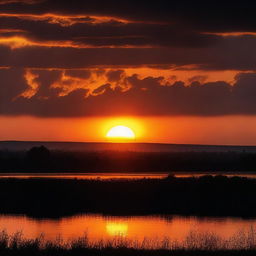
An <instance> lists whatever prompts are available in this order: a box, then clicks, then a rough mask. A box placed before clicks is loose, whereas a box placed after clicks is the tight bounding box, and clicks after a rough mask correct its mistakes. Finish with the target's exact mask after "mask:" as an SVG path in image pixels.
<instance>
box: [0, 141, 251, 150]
mask: <svg viewBox="0 0 256 256" xmlns="http://www.w3.org/2000/svg"><path fill="white" fill-rule="evenodd" d="M41 145H44V146H45V147H47V148H48V149H50V150H61V151H82V152H89V151H110V150H111V151H112V150H113V151H135V152H247V153H256V146H222V145H192V144H160V143H97V142H46V141H0V150H10V151H25V150H28V149H30V148H32V147H35V146H41Z"/></svg>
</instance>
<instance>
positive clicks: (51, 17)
mask: <svg viewBox="0 0 256 256" xmlns="http://www.w3.org/2000/svg"><path fill="white" fill-rule="evenodd" d="M0 17H6V18H8V17H14V18H18V19H23V20H33V21H46V22H48V23H51V24H59V25H60V26H64V27H65V26H72V25H74V24H77V23H90V24H99V23H107V22H119V23H125V24H127V23H132V21H129V20H126V19H122V18H118V17H111V16H96V15H58V14H54V13H45V14H41V15H37V14H18V13H0Z"/></svg>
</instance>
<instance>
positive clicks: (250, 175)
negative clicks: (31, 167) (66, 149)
mask: <svg viewBox="0 0 256 256" xmlns="http://www.w3.org/2000/svg"><path fill="white" fill-rule="evenodd" d="M169 174H170V173H151V172H148V173H147V172H146V173H122V172H120V173H116V172H115V173H106V172H105V173H104V172H102V173H74V172H73V173H72V172H69V173H0V179H4V178H8V179H10V178H15V179H29V178H39V179H49V178H50V179H81V180H95V179H102V180H109V179H164V178H166V177H167V176H168V175H169ZM171 174H172V175H174V176H175V177H178V178H186V177H201V176H204V175H213V176H216V175H225V176H228V177H234V176H238V177H247V178H253V179H255V178H256V173H252V172H248V173H242V172H218V173H216V172H171Z"/></svg>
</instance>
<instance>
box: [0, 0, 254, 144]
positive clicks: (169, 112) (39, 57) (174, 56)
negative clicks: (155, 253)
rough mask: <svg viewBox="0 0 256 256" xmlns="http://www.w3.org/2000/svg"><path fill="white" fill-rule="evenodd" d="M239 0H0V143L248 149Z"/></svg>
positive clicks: (250, 121)
mask: <svg viewBox="0 0 256 256" xmlns="http://www.w3.org/2000/svg"><path fill="white" fill-rule="evenodd" d="M243 3H244V4H243V5H242V4H241V3H239V4H237V5H236V3H235V2H234V3H232V5H231V4H227V3H223V4H221V5H218V4H217V3H216V2H215V1H204V2H203V1H202V2H201V1H177V0H176V1H163V0H159V1H144V0H141V1H133V0H129V1H113V0H108V1H98V0H94V1H91V0H88V1H82V0H81V1H80V0H75V1H64V0H54V1H50V0H0V83H1V85H0V140H54V141H107V138H106V137H105V135H106V133H107V131H108V130H109V129H110V128H111V127H112V126H115V125H125V126H128V127H129V128H131V129H132V130H133V131H134V132H135V134H136V141H137V142H162V143H192V144H233V145H234V144H240V145H246V144H247V145H256V72H255V70H256V50H255V48H256V19H255V7H256V6H254V4H252V3H249V2H248V3H246V1H244V2H243Z"/></svg>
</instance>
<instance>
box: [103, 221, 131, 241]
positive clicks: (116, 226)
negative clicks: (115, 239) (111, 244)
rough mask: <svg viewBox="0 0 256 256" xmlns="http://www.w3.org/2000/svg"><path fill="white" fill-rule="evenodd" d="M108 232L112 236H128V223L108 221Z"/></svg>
mask: <svg viewBox="0 0 256 256" xmlns="http://www.w3.org/2000/svg"><path fill="white" fill-rule="evenodd" d="M106 230H107V233H108V234H109V235H110V236H123V237H125V236H127V232H128V224H126V223H116V222H108V223H107V224H106Z"/></svg>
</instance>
